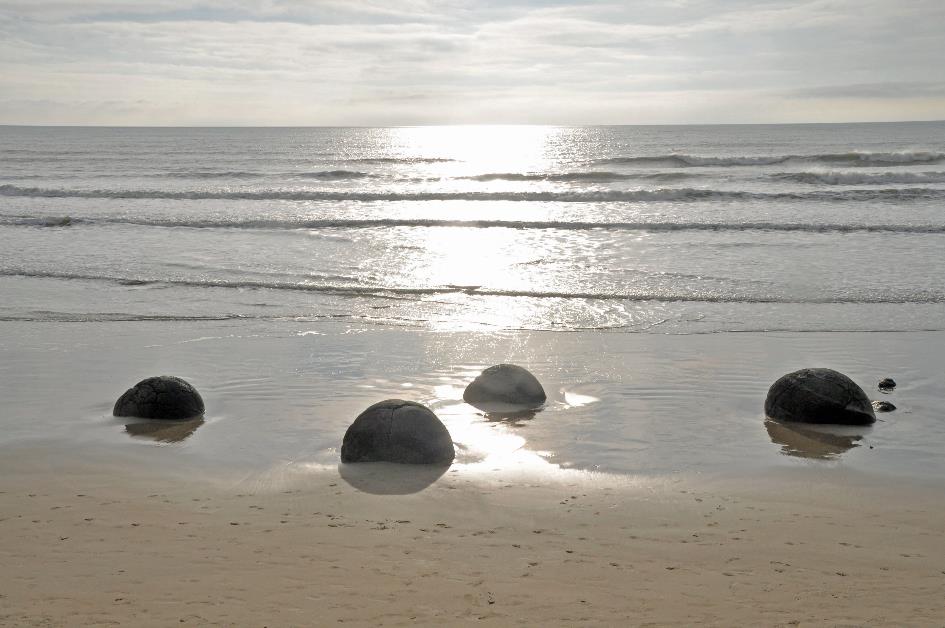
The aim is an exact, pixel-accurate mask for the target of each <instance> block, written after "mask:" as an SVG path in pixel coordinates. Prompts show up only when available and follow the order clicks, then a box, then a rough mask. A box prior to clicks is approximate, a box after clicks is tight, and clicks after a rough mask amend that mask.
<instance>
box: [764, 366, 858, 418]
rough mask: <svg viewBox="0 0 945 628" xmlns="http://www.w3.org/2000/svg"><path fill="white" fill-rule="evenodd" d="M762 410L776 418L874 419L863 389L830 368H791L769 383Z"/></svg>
mask: <svg viewBox="0 0 945 628" xmlns="http://www.w3.org/2000/svg"><path fill="white" fill-rule="evenodd" d="M765 414H766V415H768V416H769V417H770V418H772V419H776V420H779V421H794V422H799V423H834V424H840V425H869V424H870V423H873V422H874V421H876V414H875V413H874V412H873V405H872V403H870V400H869V397H867V396H866V393H865V392H863V389H862V388H860V387H859V386H857V384H856V383H855V382H854V381H853V380H852V379H850V378H849V377H847V376H846V375H844V374H843V373H839V372H837V371H834V370H832V369H825V368H809V369H801V370H799V371H794V372H793V373H788V374H787V375H785V376H783V377H781V378H780V379H779V380H778V381H776V382H775V383H774V384H772V385H771V388H770V389H769V390H768V397H767V398H766V399H765Z"/></svg>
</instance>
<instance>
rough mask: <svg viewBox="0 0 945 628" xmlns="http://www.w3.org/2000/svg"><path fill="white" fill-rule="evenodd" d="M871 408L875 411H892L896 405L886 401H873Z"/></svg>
mask: <svg viewBox="0 0 945 628" xmlns="http://www.w3.org/2000/svg"><path fill="white" fill-rule="evenodd" d="M873 409H874V410H876V411H877V412H892V411H893V410H895V409H896V406H895V405H894V404H892V403H889V402H888V401H874V402H873Z"/></svg>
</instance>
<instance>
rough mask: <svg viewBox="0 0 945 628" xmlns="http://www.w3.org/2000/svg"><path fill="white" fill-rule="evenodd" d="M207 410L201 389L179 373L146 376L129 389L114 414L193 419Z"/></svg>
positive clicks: (146, 417) (116, 404)
mask: <svg viewBox="0 0 945 628" xmlns="http://www.w3.org/2000/svg"><path fill="white" fill-rule="evenodd" d="M203 412H204V407H203V399H201V398H200V393H198V392H197V389H196V388H194V387H193V386H191V385H190V384H188V383H187V382H185V381H184V380H182V379H181V378H179V377H172V376H170V375H160V376H158V377H149V378H148V379H143V380H141V381H140V382H138V383H137V384H135V385H134V386H133V387H131V388H129V389H128V390H126V391H125V394H123V395H122V396H121V397H119V398H118V401H116V402H115V409H114V410H113V411H112V414H114V415H115V416H122V417H138V418H141V419H192V418H194V417H198V416H200V415H202V414H203Z"/></svg>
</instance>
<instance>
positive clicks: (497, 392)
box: [463, 364, 547, 410]
mask: <svg viewBox="0 0 945 628" xmlns="http://www.w3.org/2000/svg"><path fill="white" fill-rule="evenodd" d="M546 399H547V396H546V395H545V389H544V388H542V386H541V382H539V381H538V378H536V377H535V376H534V375H532V374H531V373H530V372H529V371H528V370H526V369H524V368H522V367H521V366H516V365H515V364H497V365H495V366H490V367H489V368H487V369H486V370H484V371H483V372H482V373H480V374H479V376H478V377H477V378H476V379H474V380H473V381H472V382H471V383H470V384H469V385H468V386H467V387H466V390H465V391H463V401H465V402H466V403H468V404H470V405H472V406H476V407H477V408H480V409H484V410H490V409H493V408H494V407H495V406H497V405H498V406H511V407H517V408H528V409H534V408H539V407H541V406H542V405H543V404H544V403H545V400H546Z"/></svg>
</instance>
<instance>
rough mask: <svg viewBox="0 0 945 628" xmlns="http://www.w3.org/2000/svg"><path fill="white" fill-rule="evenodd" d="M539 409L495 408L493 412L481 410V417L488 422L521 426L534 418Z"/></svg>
mask: <svg viewBox="0 0 945 628" xmlns="http://www.w3.org/2000/svg"><path fill="white" fill-rule="evenodd" d="M539 412H541V410H521V409H519V410H510V409H509V408H505V409H497V410H496V411H493V412H483V413H482V418H483V419H485V420H486V421H488V422H489V423H502V424H504V425H508V426H510V427H522V426H524V425H525V424H526V423H528V422H529V421H531V420H532V419H534V418H535V415H536V414H538V413H539Z"/></svg>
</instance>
